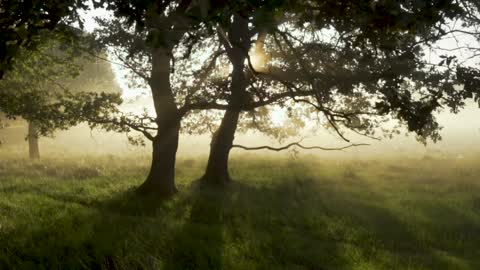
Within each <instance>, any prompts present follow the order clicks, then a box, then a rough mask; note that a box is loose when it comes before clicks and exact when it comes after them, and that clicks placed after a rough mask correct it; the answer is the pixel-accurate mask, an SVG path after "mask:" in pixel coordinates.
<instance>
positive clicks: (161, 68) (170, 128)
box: [139, 48, 180, 197]
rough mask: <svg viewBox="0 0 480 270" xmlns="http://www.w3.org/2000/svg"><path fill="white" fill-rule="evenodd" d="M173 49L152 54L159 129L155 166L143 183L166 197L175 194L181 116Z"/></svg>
mask: <svg viewBox="0 0 480 270" xmlns="http://www.w3.org/2000/svg"><path fill="white" fill-rule="evenodd" d="M170 56H171V51H170V50H168V49H165V48H156V49H154V52H153V54H152V73H151V76H150V82H149V84H150V88H151V90H152V97H153V103H154V106H155V111H156V113H157V125H158V132H157V135H156V136H155V137H154V139H153V142H152V147H153V153H152V166H151V168H150V173H149V174H148V177H147V179H146V181H145V182H144V183H143V184H142V185H141V186H140V188H139V191H140V192H142V193H155V194H158V195H160V196H162V197H167V196H170V195H172V194H174V193H175V192H176V191H177V189H176V187H175V160H176V155H177V148H178V137H179V132H180V116H179V111H178V108H177V106H176V104H175V98H174V96H173V92H172V89H171V86H170Z"/></svg>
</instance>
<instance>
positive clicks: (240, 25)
mask: <svg viewBox="0 0 480 270" xmlns="http://www.w3.org/2000/svg"><path fill="white" fill-rule="evenodd" d="M229 31H230V33H229V36H230V39H231V40H230V42H231V44H233V47H232V48H229V49H227V52H228V57H229V59H230V61H231V63H232V65H233V71H232V82H231V85H230V90H231V96H230V100H229V105H230V108H229V109H227V111H226V112H225V115H224V117H223V119H222V122H221V124H220V127H219V128H218V130H217V131H216V132H215V134H214V136H213V138H212V142H211V144H210V156H209V158H208V164H207V169H206V171H205V174H204V176H203V177H202V179H203V180H204V181H205V182H207V183H211V184H214V185H223V184H226V183H228V182H229V181H230V175H229V172H228V157H229V154H230V150H231V148H232V144H233V140H234V139H235V131H236V129H237V124H238V119H239V117H240V112H241V106H242V103H243V101H244V99H245V90H246V86H247V82H246V77H245V70H244V67H245V60H246V53H247V52H248V50H249V47H250V37H249V33H248V23H247V21H246V20H245V19H243V18H241V17H240V16H238V15H236V16H235V17H234V20H233V23H232V27H231V29H230V30H229Z"/></svg>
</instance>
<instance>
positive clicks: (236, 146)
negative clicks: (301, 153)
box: [232, 142, 369, 152]
mask: <svg viewBox="0 0 480 270" xmlns="http://www.w3.org/2000/svg"><path fill="white" fill-rule="evenodd" d="M368 145H369V144H366V143H359V144H355V143H354V144H350V145H347V146H343V147H334V148H331V147H322V146H303V145H301V144H300V142H294V143H291V144H288V145H285V146H281V147H272V146H268V145H263V146H257V147H247V146H243V145H239V144H234V145H232V148H240V149H243V150H271V151H276V152H280V151H283V150H287V149H288V148H290V147H292V146H296V147H298V148H301V149H305V150H313V149H319V150H324V151H342V150H345V149H348V148H352V147H358V146H368Z"/></svg>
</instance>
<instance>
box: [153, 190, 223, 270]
mask: <svg viewBox="0 0 480 270" xmlns="http://www.w3.org/2000/svg"><path fill="white" fill-rule="evenodd" d="M188 193H189V195H188V197H187V198H186V199H185V200H184V201H183V202H181V203H180V204H184V205H185V204H187V205H188V208H189V211H188V212H187V213H188V214H187V218H186V219H185V222H184V223H183V224H182V225H181V226H179V227H178V229H176V230H175V231H174V233H173V236H172V238H171V239H170V241H169V244H168V246H169V247H170V254H169V256H168V257H167V259H166V262H165V265H164V267H162V268H160V269H171V270H175V269H199V270H202V269H205V270H207V269H223V267H222V265H223V263H222V253H223V244H224V239H223V231H224V230H225V228H224V225H225V224H224V213H225V207H228V204H229V203H228V202H229V200H230V198H231V190H230V189H229V187H226V188H225V189H223V190H219V189H218V188H214V187H204V186H200V185H198V184H197V183H196V182H194V183H193V184H192V185H191V186H190V188H189V191H188Z"/></svg>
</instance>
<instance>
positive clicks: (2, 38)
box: [0, 0, 103, 79]
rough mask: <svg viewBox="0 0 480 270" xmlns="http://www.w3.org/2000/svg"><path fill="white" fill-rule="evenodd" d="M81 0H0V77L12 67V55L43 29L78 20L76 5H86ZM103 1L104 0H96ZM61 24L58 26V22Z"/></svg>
mask: <svg viewBox="0 0 480 270" xmlns="http://www.w3.org/2000/svg"><path fill="white" fill-rule="evenodd" d="M85 2H86V1H82V0H66V1H55V0H33V1H17V0H2V1H1V2H0V79H2V77H3V74H4V72H5V71H6V70H9V69H10V68H11V67H12V64H13V59H14V57H15V56H16V55H17V53H18V52H19V51H20V50H21V49H22V48H23V49H34V48H35V47H36V46H37V44H38V39H39V37H40V34H41V32H42V31H43V30H54V29H55V28H56V29H57V30H60V29H62V30H63V31H64V32H65V33H69V31H70V28H68V27H64V26H65V25H68V24H71V23H73V22H80V24H81V20H80V19H79V16H78V13H77V11H78V9H87V8H88V7H87V5H86V4H85ZM99 2H103V1H99ZM59 24H60V27H58V25H59Z"/></svg>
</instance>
